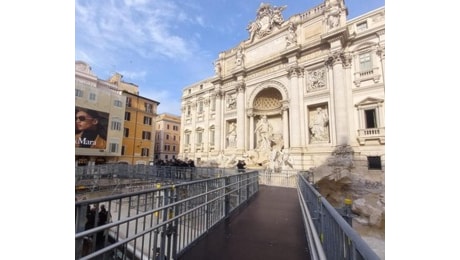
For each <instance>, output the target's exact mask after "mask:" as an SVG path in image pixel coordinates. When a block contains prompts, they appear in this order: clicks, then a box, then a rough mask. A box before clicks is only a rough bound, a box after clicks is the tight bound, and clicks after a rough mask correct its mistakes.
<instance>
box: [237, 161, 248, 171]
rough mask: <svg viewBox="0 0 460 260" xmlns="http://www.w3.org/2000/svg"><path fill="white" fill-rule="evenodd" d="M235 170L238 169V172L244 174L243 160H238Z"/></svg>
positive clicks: (244, 165) (244, 164)
mask: <svg viewBox="0 0 460 260" xmlns="http://www.w3.org/2000/svg"><path fill="white" fill-rule="evenodd" d="M236 168H238V172H245V171H246V163H245V162H244V160H238V163H237V164H236Z"/></svg>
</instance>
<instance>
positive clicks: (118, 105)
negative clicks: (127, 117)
mask: <svg viewBox="0 0 460 260" xmlns="http://www.w3.org/2000/svg"><path fill="white" fill-rule="evenodd" d="M113 105H114V106H116V107H122V106H123V102H121V101H120V100H114V101H113Z"/></svg>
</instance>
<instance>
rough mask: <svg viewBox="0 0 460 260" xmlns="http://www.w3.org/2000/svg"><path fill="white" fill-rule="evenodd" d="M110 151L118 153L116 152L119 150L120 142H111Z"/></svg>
mask: <svg viewBox="0 0 460 260" xmlns="http://www.w3.org/2000/svg"><path fill="white" fill-rule="evenodd" d="M110 152H111V153H116V152H118V144H115V143H110Z"/></svg>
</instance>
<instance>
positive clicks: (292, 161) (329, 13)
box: [179, 0, 385, 179]
mask: <svg viewBox="0 0 460 260" xmlns="http://www.w3.org/2000/svg"><path fill="white" fill-rule="evenodd" d="M286 8H289V7H288V6H281V7H277V6H272V5H270V4H265V3H262V4H260V6H259V8H258V10H257V16H256V17H255V18H254V20H253V21H250V22H249V25H248V27H247V28H246V30H248V39H247V40H244V41H242V42H241V43H240V44H239V45H238V46H235V47H234V48H232V49H229V50H227V51H224V52H221V53H220V54H219V55H218V58H217V60H216V61H215V62H214V65H215V76H213V77H211V78H207V79H203V80H202V81H200V82H197V83H195V84H193V85H190V86H188V87H186V88H184V91H183V95H182V115H181V148H180V154H179V158H183V159H186V158H187V159H193V160H195V162H196V164H197V165H208V164H210V165H219V166H220V167H230V166H233V165H234V164H235V163H236V161H237V160H238V159H244V160H245V161H246V163H247V164H248V166H249V167H265V168H271V169H273V170H275V171H278V170H281V169H295V170H307V169H310V168H311V167H315V168H317V167H320V166H323V165H328V166H341V167H345V168H348V169H350V168H353V170H352V171H353V172H355V173H359V174H366V173H369V172H371V173H374V175H377V176H380V177H379V178H380V179H382V178H384V177H383V176H384V169H385V167H384V165H385V74H384V72H385V71H384V68H385V9H384V7H382V8H379V9H376V10H374V11H371V12H369V13H366V14H364V15H362V16H360V17H357V18H355V19H353V20H349V21H347V19H346V15H347V8H346V6H345V5H344V3H343V1H342V0H326V1H325V2H324V3H322V4H320V5H318V6H316V7H314V8H311V9H309V10H306V11H305V12H303V13H300V14H297V15H295V16H292V17H289V18H287V19H285V18H284V17H283V15H282V12H283V10H284V9H286Z"/></svg>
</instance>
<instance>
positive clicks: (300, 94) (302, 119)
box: [297, 68, 308, 147]
mask: <svg viewBox="0 0 460 260" xmlns="http://www.w3.org/2000/svg"><path fill="white" fill-rule="evenodd" d="M304 73H305V68H300V69H299V82H298V86H299V87H298V88H297V97H298V99H299V107H300V110H299V121H297V122H298V123H299V127H300V133H305V134H300V136H299V138H300V140H299V142H300V146H301V147H305V146H306V145H307V140H306V138H307V135H308V130H306V129H305V125H306V122H305V120H306V118H307V117H306V115H305V107H304V101H303V97H304V88H303V86H305V77H304Z"/></svg>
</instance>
